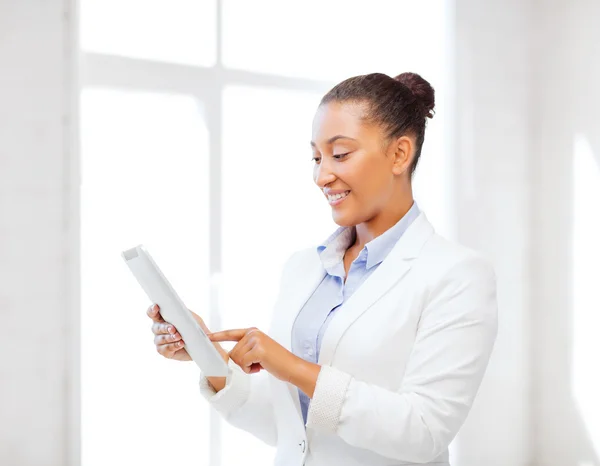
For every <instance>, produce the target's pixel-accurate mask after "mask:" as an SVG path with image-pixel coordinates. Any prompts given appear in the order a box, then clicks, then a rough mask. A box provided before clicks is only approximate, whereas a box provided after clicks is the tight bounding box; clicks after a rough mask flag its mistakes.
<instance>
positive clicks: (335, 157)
mask: <svg viewBox="0 0 600 466" xmlns="http://www.w3.org/2000/svg"><path fill="white" fill-rule="evenodd" d="M349 153H350V152H346V153H345V154H333V158H334V159H338V160H340V159H343V158H344V157H346V156H347V155H348V154H349Z"/></svg>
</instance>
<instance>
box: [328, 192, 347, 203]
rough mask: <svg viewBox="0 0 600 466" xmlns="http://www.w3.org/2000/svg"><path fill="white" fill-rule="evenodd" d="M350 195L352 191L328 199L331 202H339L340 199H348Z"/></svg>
mask: <svg viewBox="0 0 600 466" xmlns="http://www.w3.org/2000/svg"><path fill="white" fill-rule="evenodd" d="M349 193H350V191H346V192H345V193H342V194H334V195H333V196H327V199H329V202H332V201H337V200H338V199H341V198H343V197H346V196H347V195H348V194H349Z"/></svg>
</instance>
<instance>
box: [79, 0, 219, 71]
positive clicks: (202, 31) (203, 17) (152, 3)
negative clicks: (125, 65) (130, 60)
mask: <svg viewBox="0 0 600 466" xmlns="http://www.w3.org/2000/svg"><path fill="white" fill-rule="evenodd" d="M81 46H82V48H83V49H84V50H86V51H90V52H100V53H107V54H113V55H120V56H128V57H135V58H144V59H149V60H159V61H167V62H174V63H184V64H190V65H200V66H212V65H214V63H215V61H216V60H215V59H216V0H169V1H166V0H82V2H81Z"/></svg>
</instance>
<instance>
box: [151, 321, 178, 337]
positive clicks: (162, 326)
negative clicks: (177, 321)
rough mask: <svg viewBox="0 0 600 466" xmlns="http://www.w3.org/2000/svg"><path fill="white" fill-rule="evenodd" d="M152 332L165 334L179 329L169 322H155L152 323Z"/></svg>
mask: <svg viewBox="0 0 600 466" xmlns="http://www.w3.org/2000/svg"><path fill="white" fill-rule="evenodd" d="M152 333H154V335H163V334H166V333H170V334H174V333H177V329H176V328H175V326H174V325H173V324H170V323H169V322H164V321H163V322H162V323H161V322H154V323H153V324H152Z"/></svg>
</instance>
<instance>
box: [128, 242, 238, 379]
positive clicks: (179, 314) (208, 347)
mask: <svg viewBox="0 0 600 466" xmlns="http://www.w3.org/2000/svg"><path fill="white" fill-rule="evenodd" d="M121 255H122V256H123V259H125V262H126V263H127V266H128V267H129V269H130V270H131V272H132V273H133V275H134V276H135V278H136V279H137V281H138V283H139V284H140V285H141V287H142V288H143V289H144V291H145V292H146V294H147V295H148V298H150V301H152V303H155V304H158V305H159V306H160V314H161V315H162V317H163V319H165V321H167V322H169V323H171V324H173V325H174V326H175V328H176V329H177V331H178V332H179V333H180V334H181V337H182V338H183V341H184V342H185V345H184V348H185V349H186V350H187V352H188V353H189V355H190V356H191V358H192V359H193V360H194V362H195V363H196V364H197V365H198V367H199V368H200V369H201V370H202V372H203V374H204V375H205V376H208V377H225V376H226V375H227V373H228V367H227V363H226V362H225V361H224V360H223V357H222V356H221V355H220V354H219V352H218V351H217V349H216V348H215V347H214V344H213V342H212V341H210V339H209V338H208V337H207V336H206V334H205V333H204V331H203V330H202V327H200V325H199V324H198V322H196V320H195V319H194V316H192V314H191V313H190V311H189V310H188V309H187V307H186V306H185V305H184V304H183V301H182V300H181V299H180V298H179V296H178V295H177V293H176V292H175V290H174V289H173V287H172V286H171V284H170V283H169V282H168V281H167V279H166V278H165V276H164V275H163V273H162V272H161V270H160V269H159V268H158V265H156V262H154V260H153V259H152V257H151V256H150V254H149V253H148V251H147V250H146V248H145V247H144V246H143V245H141V244H140V245H138V246H136V247H135V248H131V249H128V250H127V251H123V252H122V254H121Z"/></svg>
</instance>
